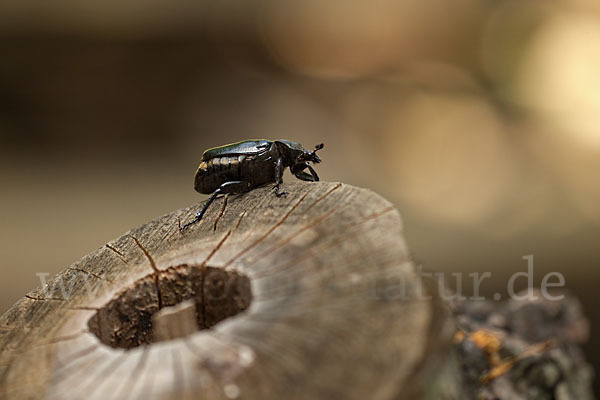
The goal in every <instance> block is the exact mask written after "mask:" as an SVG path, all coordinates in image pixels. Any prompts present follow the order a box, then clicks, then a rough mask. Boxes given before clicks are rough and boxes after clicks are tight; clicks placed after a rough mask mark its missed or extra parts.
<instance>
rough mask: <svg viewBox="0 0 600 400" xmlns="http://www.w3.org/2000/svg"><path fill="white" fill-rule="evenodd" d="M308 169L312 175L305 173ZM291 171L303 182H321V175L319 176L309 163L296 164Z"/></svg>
mask: <svg viewBox="0 0 600 400" xmlns="http://www.w3.org/2000/svg"><path fill="white" fill-rule="evenodd" d="M306 168H308V170H309V171H310V174H309V173H307V172H304V170H305V169H306ZM291 170H292V173H293V174H294V175H295V176H296V178H298V179H300V180H302V181H308V182H318V181H319V175H317V172H316V171H315V170H314V169H313V168H312V167H311V166H310V165H309V164H308V162H304V163H299V164H296V165H294V166H293V167H292V168H291Z"/></svg>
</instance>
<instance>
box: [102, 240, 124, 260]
mask: <svg viewBox="0 0 600 400" xmlns="http://www.w3.org/2000/svg"><path fill="white" fill-rule="evenodd" d="M105 246H106V247H107V248H108V249H109V250H112V251H113V252H114V253H116V254H117V256H118V258H119V260H121V261H123V263H125V264H126V265H129V263H128V262H127V260H126V257H125V254H123V253H121V252H120V251H119V250H117V248H116V247H114V246H111V245H110V244H108V243H107V244H106V245H105Z"/></svg>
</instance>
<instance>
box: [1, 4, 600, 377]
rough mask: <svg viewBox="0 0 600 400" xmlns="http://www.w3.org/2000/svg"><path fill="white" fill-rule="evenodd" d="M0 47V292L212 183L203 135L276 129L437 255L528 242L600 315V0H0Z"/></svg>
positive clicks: (501, 269) (513, 262)
mask: <svg viewBox="0 0 600 400" xmlns="http://www.w3.org/2000/svg"><path fill="white" fill-rule="evenodd" d="M0 54H1V56H0V57H1V62H0V171H1V172H0V201H1V204H2V207H1V208H0V221H1V225H0V243H1V245H0V251H1V252H0V257H1V258H0V259H1V264H0V271H1V272H2V280H1V282H2V285H1V291H0V312H3V311H5V310H6V309H8V307H10V305H11V304H12V303H14V302H15V301H16V300H17V299H18V298H20V297H21V296H22V295H23V294H25V293H26V292H27V291H29V290H30V289H33V288H34V287H36V286H38V285H39V278H38V277H37V276H36V272H49V273H51V274H55V273H56V272H58V271H60V270H62V269H63V268H65V267H67V266H68V265H69V264H70V263H71V262H73V261H75V260H77V259H79V258H80V257H81V256H83V255H85V254H86V253H88V252H90V251H92V250H94V249H95V248H97V247H100V246H102V245H103V244H104V243H106V242H107V241H109V240H110V239H112V238H115V237H117V236H119V235H120V234H122V233H123V232H124V231H126V230H128V229H129V228H131V227H134V226H136V225H139V224H141V223H143V222H145V221H147V220H150V219H152V218H154V217H156V216H159V215H161V214H164V213H167V212H169V211H172V210H175V209H178V208H180V207H184V206H188V205H190V204H192V203H194V202H198V201H200V200H202V199H203V198H202V197H201V196H200V195H198V194H196V193H195V192H194V191H193V188H192V178H193V174H194V172H195V168H196V166H197V163H198V161H199V158H200V156H201V154H202V151H203V150H204V149H205V148H207V147H211V146H215V145H220V144H224V143H228V142H232V141H237V140H243V139H247V138H262V137H266V138H279V137H281V138H287V139H291V140H295V141H299V142H301V143H303V144H304V145H305V147H307V148H311V147H312V146H314V145H315V144H316V143H320V142H322V141H323V142H325V143H326V148H325V150H323V152H322V154H321V156H322V158H323V160H324V163H323V164H321V165H319V168H318V171H319V174H320V175H321V177H322V179H325V180H331V181H343V182H346V183H349V184H354V185H359V186H363V187H368V188H371V189H373V190H375V191H377V192H378V193H380V194H382V195H384V196H385V197H387V198H389V199H390V200H392V201H393V202H394V203H395V204H396V205H397V206H398V207H399V208H400V210H401V212H402V214H403V216H404V219H405V221H406V232H407V237H408V241H409V244H410V245H411V247H412V250H413V252H414V256H415V259H416V260H417V261H418V262H420V263H423V264H424V266H425V267H427V268H431V269H435V270H439V271H442V272H446V273H447V274H448V276H449V274H450V273H452V272H467V273H468V272H474V271H480V272H484V271H491V272H493V278H492V279H489V280H487V281H484V284H483V289H484V292H485V294H487V295H488V296H489V295H491V294H493V293H496V292H501V293H502V294H503V295H505V294H506V283H507V281H508V278H509V277H510V275H511V274H512V273H514V272H516V271H525V270H526V262H525V261H524V260H523V259H522V257H523V256H525V255H529V254H533V255H534V257H535V258H534V260H535V271H536V274H535V278H536V285H538V286H539V283H540V281H541V279H542V277H543V275H544V274H545V273H547V272H549V271H559V272H561V273H563V274H564V276H565V279H566V283H567V287H568V288H569V289H570V290H572V291H573V292H574V293H575V294H576V295H577V296H578V297H579V298H580V299H581V300H582V302H583V304H584V307H585V310H586V312H587V314H588V315H589V316H590V317H591V319H592V333H593V332H594V329H595V328H596V327H598V326H599V325H600V311H599V310H598V308H597V307H596V304H597V302H598V288H597V286H596V285H598V283H600V272H599V270H598V266H599V264H600V251H599V250H598V244H599V238H600V179H599V171H600V119H599V116H600V73H599V71H600V3H598V1H597V0H572V1H569V0H564V1H558V0H557V1H548V0H543V1H541V0H539V1H536V0H530V1H523V0H514V1H482V0H428V1H420V0H404V1H398V0H387V1H386V0H384V1H374V2H362V1H355V0H345V1H333V2H321V1H315V0H303V1H300V0H298V1H296V0H291V1H285V2H281V1H274V0H240V1H236V2H227V1H210V0H200V1H191V0H176V1H169V2H168V1H165V0H154V1H149V2H148V1H146V2H142V1H138V0H120V1H114V0H106V1H102V2H100V1H96V2H89V1H81V0H77V1H75V0H57V1H54V2H51V3H44V2H41V3H40V2H35V3H34V2H30V1H26V0H4V1H3V2H2V5H0ZM288 179H290V178H289V175H288ZM464 286H465V287H464V289H463V290H464V292H465V293H470V292H471V291H472V288H471V284H470V283H469V282H468V281H467V282H465V283H464ZM588 350H589V351H588V357H589V359H591V360H593V361H594V362H595V363H596V365H597V366H598V365H600V343H598V342H596V341H594V340H593V339H592V341H591V343H590V345H589V346H588Z"/></svg>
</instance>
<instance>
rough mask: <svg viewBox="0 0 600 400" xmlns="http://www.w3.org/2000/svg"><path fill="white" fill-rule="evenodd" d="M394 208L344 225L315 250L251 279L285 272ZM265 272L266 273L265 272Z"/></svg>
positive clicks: (255, 275) (266, 270) (266, 269)
mask: <svg viewBox="0 0 600 400" xmlns="http://www.w3.org/2000/svg"><path fill="white" fill-rule="evenodd" d="M393 209H394V208H393V207H388V208H385V209H384V210H381V211H379V212H376V213H373V214H370V215H368V216H366V217H364V218H362V219H360V220H359V221H358V222H356V223H350V224H347V225H346V227H345V228H346V229H341V231H343V232H344V233H343V234H341V235H338V236H335V237H334V238H333V239H331V240H329V241H327V242H324V244H321V245H320V246H318V247H317V250H314V249H312V250H310V251H308V252H306V253H304V254H302V255H300V257H297V258H295V259H292V260H290V261H289V262H287V263H286V264H283V265H280V266H275V267H271V268H265V269H264V270H263V271H261V272H258V273H256V274H254V275H252V279H264V278H268V277H270V276H273V275H274V274H273V271H277V274H280V273H287V270H288V269H289V268H290V267H292V266H294V265H296V264H298V263H300V262H302V261H303V260H306V259H309V258H311V257H314V256H315V255H316V254H318V253H320V252H322V251H323V250H325V249H328V248H330V247H332V246H333V245H336V244H338V243H339V242H340V241H341V240H342V239H347V238H348V237H352V236H354V235H357V234H360V232H355V231H352V230H351V229H350V228H355V227H357V226H360V225H362V224H363V223H365V222H368V221H370V220H373V219H375V218H378V217H381V216H382V215H385V214H386V213H388V212H390V211H392V210H393ZM265 272H266V274H265ZM257 298H260V296H258V297H257Z"/></svg>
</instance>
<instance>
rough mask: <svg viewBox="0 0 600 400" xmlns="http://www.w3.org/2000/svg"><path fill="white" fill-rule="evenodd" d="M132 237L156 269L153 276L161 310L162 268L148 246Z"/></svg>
mask: <svg viewBox="0 0 600 400" xmlns="http://www.w3.org/2000/svg"><path fill="white" fill-rule="evenodd" d="M131 238H132V239H133V240H134V241H135V244H137V246H138V247H139V248H140V249H142V252H143V253H144V255H145V256H146V258H147V259H148V261H150V266H151V267H152V269H153V270H154V274H153V276H154V286H155V287H156V296H157V297H158V309H159V310H160V309H162V308H163V307H162V295H161V294H160V285H159V283H158V280H159V274H160V270H159V269H158V267H157V266H156V262H154V259H153V258H152V256H151V255H150V252H149V251H148V250H146V248H145V247H144V246H142V244H141V243H140V241H139V240H138V239H137V238H136V237H135V236H131Z"/></svg>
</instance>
